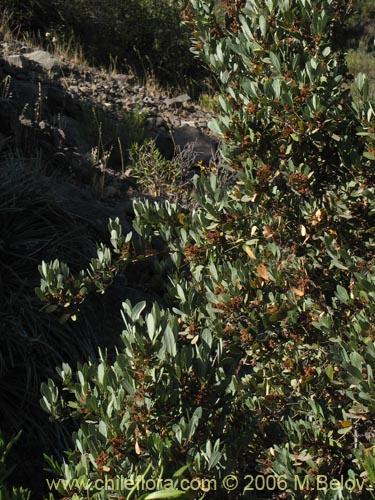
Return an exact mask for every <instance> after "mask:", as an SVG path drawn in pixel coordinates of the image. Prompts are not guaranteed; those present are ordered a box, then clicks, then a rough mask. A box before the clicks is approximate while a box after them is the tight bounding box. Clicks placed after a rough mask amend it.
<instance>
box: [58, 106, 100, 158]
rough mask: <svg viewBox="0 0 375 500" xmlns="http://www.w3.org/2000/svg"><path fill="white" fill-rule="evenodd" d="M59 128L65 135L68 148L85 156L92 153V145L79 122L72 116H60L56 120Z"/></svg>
mask: <svg viewBox="0 0 375 500" xmlns="http://www.w3.org/2000/svg"><path fill="white" fill-rule="evenodd" d="M56 121H57V123H58V126H59V128H60V129H61V130H62V131H63V132H64V134H65V139H66V140H65V144H66V146H68V147H72V148H77V151H78V153H81V154H85V153H87V152H88V151H91V147H92V146H91V145H90V143H89V141H88V140H87V138H86V137H85V136H84V133H83V132H82V127H81V125H80V123H79V121H77V120H75V119H74V118H72V117H71V116H67V115H60V116H59V117H57V119H56Z"/></svg>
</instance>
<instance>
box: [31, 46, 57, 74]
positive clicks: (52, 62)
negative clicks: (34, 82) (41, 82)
mask: <svg viewBox="0 0 375 500" xmlns="http://www.w3.org/2000/svg"><path fill="white" fill-rule="evenodd" d="M23 57H24V58H25V59H27V60H28V61H29V63H30V66H36V69H39V70H40V69H42V70H44V71H47V72H48V71H57V70H58V69H59V67H60V65H59V63H58V61H57V59H56V58H55V57H54V56H53V55H52V54H50V53H49V52H47V51H45V50H34V51H33V52H30V53H29V54H24V56H23Z"/></svg>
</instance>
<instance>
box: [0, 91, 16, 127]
mask: <svg viewBox="0 0 375 500" xmlns="http://www.w3.org/2000/svg"><path fill="white" fill-rule="evenodd" d="M17 118H18V113H17V107H16V105H15V103H14V102H13V101H12V100H11V99H4V98H1V99H0V132H1V133H3V134H4V135H5V136H6V137H9V136H10V135H12V134H13V133H14V132H15V127H16V124H17Z"/></svg>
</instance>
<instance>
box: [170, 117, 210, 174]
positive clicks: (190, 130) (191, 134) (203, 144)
mask: <svg viewBox="0 0 375 500" xmlns="http://www.w3.org/2000/svg"><path fill="white" fill-rule="evenodd" d="M172 137H173V142H174V144H175V146H176V148H178V149H179V150H180V151H182V150H183V149H184V148H185V147H187V146H190V147H191V148H192V150H193V153H194V155H195V160H196V162H198V161H202V163H203V164H204V165H208V164H209V163H210V160H211V159H212V158H213V157H214V156H215V153H216V151H217V148H218V141H217V140H216V139H213V138H212V137H210V136H208V135H207V134H205V133H204V132H202V131H201V130H200V129H199V128H197V127H191V126H190V125H184V126H183V127H179V128H176V129H174V130H173V131H172Z"/></svg>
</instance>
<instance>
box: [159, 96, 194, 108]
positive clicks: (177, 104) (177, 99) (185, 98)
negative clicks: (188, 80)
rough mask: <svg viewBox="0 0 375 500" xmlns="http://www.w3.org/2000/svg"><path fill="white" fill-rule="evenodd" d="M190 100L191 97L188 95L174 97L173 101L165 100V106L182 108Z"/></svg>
mask: <svg viewBox="0 0 375 500" xmlns="http://www.w3.org/2000/svg"><path fill="white" fill-rule="evenodd" d="M190 100H191V97H190V96H189V95H188V94H181V95H179V96H177V97H172V98H171V99H164V104H165V105H166V106H175V107H181V106H182V105H183V104H184V103H185V102H188V101H190Z"/></svg>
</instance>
